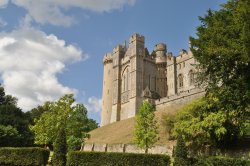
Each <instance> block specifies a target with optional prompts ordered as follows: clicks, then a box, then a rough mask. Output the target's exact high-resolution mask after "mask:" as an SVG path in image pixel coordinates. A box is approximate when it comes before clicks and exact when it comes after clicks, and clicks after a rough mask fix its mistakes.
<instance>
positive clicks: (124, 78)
mask: <svg viewBox="0 0 250 166" xmlns="http://www.w3.org/2000/svg"><path fill="white" fill-rule="evenodd" d="M129 79H130V78H129V69H128V68H126V69H125V70H124V72H123V75H122V92H125V91H128V90H129Z"/></svg>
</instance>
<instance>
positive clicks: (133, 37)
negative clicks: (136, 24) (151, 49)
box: [129, 33, 145, 43]
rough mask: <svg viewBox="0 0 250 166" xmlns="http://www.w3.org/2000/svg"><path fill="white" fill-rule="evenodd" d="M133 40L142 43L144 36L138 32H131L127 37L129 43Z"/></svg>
mask: <svg viewBox="0 0 250 166" xmlns="http://www.w3.org/2000/svg"><path fill="white" fill-rule="evenodd" d="M134 41H139V42H142V43H144V42H145V38H144V36H143V35H139V34H138V33H135V34H133V35H132V36H131V37H130V38H129V43H133V42H134Z"/></svg>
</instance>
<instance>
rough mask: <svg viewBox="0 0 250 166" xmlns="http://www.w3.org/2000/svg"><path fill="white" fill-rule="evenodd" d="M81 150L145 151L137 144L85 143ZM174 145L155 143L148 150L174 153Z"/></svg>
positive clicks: (153, 152)
mask: <svg viewBox="0 0 250 166" xmlns="http://www.w3.org/2000/svg"><path fill="white" fill-rule="evenodd" d="M81 151H94V152H123V153H144V150H142V149H140V148H138V147H137V146H136V145H135V144H89V143H86V144H83V145H82V148H81ZM172 151H173V146H167V145H155V146H154V147H152V148H151V149H149V150H148V153H151V154H167V155H170V156H171V155H172Z"/></svg>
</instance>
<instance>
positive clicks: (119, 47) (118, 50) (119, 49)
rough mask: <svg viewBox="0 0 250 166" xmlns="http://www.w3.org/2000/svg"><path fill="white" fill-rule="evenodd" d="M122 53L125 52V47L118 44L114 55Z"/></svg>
mask: <svg viewBox="0 0 250 166" xmlns="http://www.w3.org/2000/svg"><path fill="white" fill-rule="evenodd" d="M121 51H123V52H124V51H125V47H124V46H123V45H120V44H118V45H117V46H116V47H115V48H114V49H113V53H117V52H121Z"/></svg>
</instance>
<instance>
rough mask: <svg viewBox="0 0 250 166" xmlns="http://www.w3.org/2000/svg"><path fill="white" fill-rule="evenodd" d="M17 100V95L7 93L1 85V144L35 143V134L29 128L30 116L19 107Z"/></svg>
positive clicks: (21, 144) (24, 144) (28, 144)
mask: <svg viewBox="0 0 250 166" xmlns="http://www.w3.org/2000/svg"><path fill="white" fill-rule="evenodd" d="M16 101H17V99H16V98H15V97H13V96H11V95H6V94H5V92H4V88H3V87H1V86H0V125H1V132H0V142H2V143H1V145H0V146H30V145H33V135H32V133H31V131H30V130H29V122H30V117H29V115H28V114H26V113H24V112H22V110H21V109H20V108H18V107H17V105H16ZM6 139H8V140H6ZM5 143H6V144H5Z"/></svg>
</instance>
